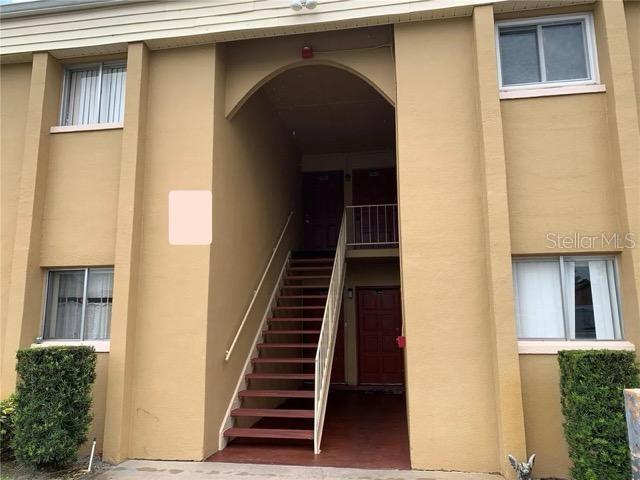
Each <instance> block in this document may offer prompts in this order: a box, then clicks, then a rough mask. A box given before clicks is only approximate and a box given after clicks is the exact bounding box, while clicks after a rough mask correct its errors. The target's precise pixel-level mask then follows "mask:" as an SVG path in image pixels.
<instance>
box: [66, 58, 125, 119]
mask: <svg viewBox="0 0 640 480" xmlns="http://www.w3.org/2000/svg"><path fill="white" fill-rule="evenodd" d="M126 75H127V67H126V65H125V63H124V62H106V63H97V64H92V65H82V66H78V67H75V66H73V67H69V68H67V69H66V70H65V75H64V86H63V95H62V108H61V112H60V125H64V126H68V125H89V124H94V123H121V122H122V118H123V116H124V95H125V81H126Z"/></svg>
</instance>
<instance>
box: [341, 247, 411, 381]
mask: <svg viewBox="0 0 640 480" xmlns="http://www.w3.org/2000/svg"><path fill="white" fill-rule="evenodd" d="M358 287H400V265H399V261H398V258H365V259H361V258H360V259H349V260H347V273H346V277H345V280H344V288H345V291H346V289H349V288H351V289H352V290H353V298H348V297H347V295H345V296H344V297H343V300H342V301H343V306H342V308H343V313H344V327H345V328H344V367H345V368H344V373H345V380H346V382H347V384H348V385H357V384H358V318H357V312H356V306H357V301H358V299H357V295H356V289H357V288H358Z"/></svg>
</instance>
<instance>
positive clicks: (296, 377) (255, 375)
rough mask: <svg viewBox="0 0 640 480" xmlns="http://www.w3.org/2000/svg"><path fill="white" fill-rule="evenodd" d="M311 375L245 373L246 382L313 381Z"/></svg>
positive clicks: (313, 376) (313, 375) (313, 378)
mask: <svg viewBox="0 0 640 480" xmlns="http://www.w3.org/2000/svg"><path fill="white" fill-rule="evenodd" d="M315 377H316V376H315V374H313V373H262V372H260V373H258V372H254V373H247V374H246V375H245V378H246V379H247V380H315Z"/></svg>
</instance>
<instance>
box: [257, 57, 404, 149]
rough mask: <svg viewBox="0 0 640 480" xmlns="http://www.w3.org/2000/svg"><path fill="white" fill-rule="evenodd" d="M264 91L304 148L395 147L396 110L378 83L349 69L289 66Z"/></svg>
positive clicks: (277, 113)
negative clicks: (365, 79)
mask: <svg viewBox="0 0 640 480" xmlns="http://www.w3.org/2000/svg"><path fill="white" fill-rule="evenodd" d="M262 92H263V95H264V97H265V98H266V100H267V103H268V104H269V105H270V107H271V109H272V110H273V112H274V113H275V115H277V117H278V118H279V119H280V121H281V122H282V125H283V126H284V128H285V129H286V130H287V133H288V134H289V136H290V137H291V138H292V140H293V142H294V143H295V145H296V147H297V148H298V150H299V151H300V152H301V153H305V154H317V153H334V152H350V151H367V150H382V149H395V110H394V108H393V107H392V106H391V105H390V104H389V102H387V101H386V100H385V99H384V98H383V97H382V96H381V95H380V94H379V93H378V92H377V91H376V90H375V89H374V88H373V87H371V86H370V85H369V84H368V83H367V82H365V81H364V80H362V79H361V78H359V77H357V76H355V75H354V74H352V73H349V72H347V71H345V70H342V69H339V68H334V67H327V66H319V65H314V66H307V67H299V68H294V69H291V70H288V71H286V72H284V73H282V74H280V75H278V76H277V77H275V78H274V79H272V80H271V81H269V82H268V83H267V84H266V85H265V86H264V87H262Z"/></svg>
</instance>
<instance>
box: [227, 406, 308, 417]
mask: <svg viewBox="0 0 640 480" xmlns="http://www.w3.org/2000/svg"><path fill="white" fill-rule="evenodd" d="M231 416H232V417H270V418H313V410H299V409H285V408H235V409H233V410H231Z"/></svg>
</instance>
